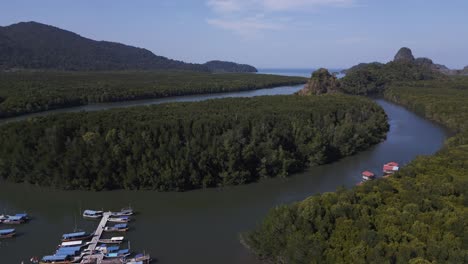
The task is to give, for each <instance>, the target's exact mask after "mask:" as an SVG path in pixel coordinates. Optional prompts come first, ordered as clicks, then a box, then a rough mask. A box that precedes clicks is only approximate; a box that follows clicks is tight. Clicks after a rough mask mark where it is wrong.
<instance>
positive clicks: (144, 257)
mask: <svg viewBox="0 0 468 264" xmlns="http://www.w3.org/2000/svg"><path fill="white" fill-rule="evenodd" d="M150 262H151V256H150V255H149V254H137V255H135V257H133V258H130V259H127V260H126V261H125V263H127V264H148V263H150Z"/></svg>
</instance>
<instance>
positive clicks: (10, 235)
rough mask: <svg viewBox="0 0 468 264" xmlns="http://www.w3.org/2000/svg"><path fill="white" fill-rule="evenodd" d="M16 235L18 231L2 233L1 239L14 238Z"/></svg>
mask: <svg viewBox="0 0 468 264" xmlns="http://www.w3.org/2000/svg"><path fill="white" fill-rule="evenodd" d="M15 235H16V233H11V234H8V235H0V239H3V238H12V237H14V236H15Z"/></svg>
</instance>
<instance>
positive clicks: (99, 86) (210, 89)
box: [0, 71, 307, 118]
mask: <svg viewBox="0 0 468 264" xmlns="http://www.w3.org/2000/svg"><path fill="white" fill-rule="evenodd" d="M306 81H307V80H306V78H302V77H294V76H279V75H270V74H250V73H244V74H241V73H230V74H211V73H201V72H184V71H179V72H177V71H159V72H158V71H156V72H155V71H121V72H51V71H42V72H0V118H5V117H13V116H20V115H24V114H30V113H36V112H42V111H47V110H53V109H60V108H67V107H76V106H81V105H88V104H95V103H106V102H123V101H132V100H142V99H155V98H166V97H171V96H182V95H196V94H206V93H225V92H236V91H248V90H256V89H262V88H272V87H278V86H289V85H297V84H304V83H305V82H306Z"/></svg>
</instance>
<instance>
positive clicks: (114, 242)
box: [98, 237, 124, 244]
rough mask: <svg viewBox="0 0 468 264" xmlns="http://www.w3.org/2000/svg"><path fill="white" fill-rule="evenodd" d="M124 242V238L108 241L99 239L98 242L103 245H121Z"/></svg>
mask: <svg viewBox="0 0 468 264" xmlns="http://www.w3.org/2000/svg"><path fill="white" fill-rule="evenodd" d="M123 240H124V237H112V238H108V239H99V240H98V242H99V243H102V244H120V243H122V242H123Z"/></svg>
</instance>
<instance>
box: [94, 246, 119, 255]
mask: <svg viewBox="0 0 468 264" xmlns="http://www.w3.org/2000/svg"><path fill="white" fill-rule="evenodd" d="M96 250H98V251H100V252H101V253H104V254H107V253H111V252H116V251H118V250H120V246H108V245H106V244H103V245H100V246H97V247H96Z"/></svg>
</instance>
